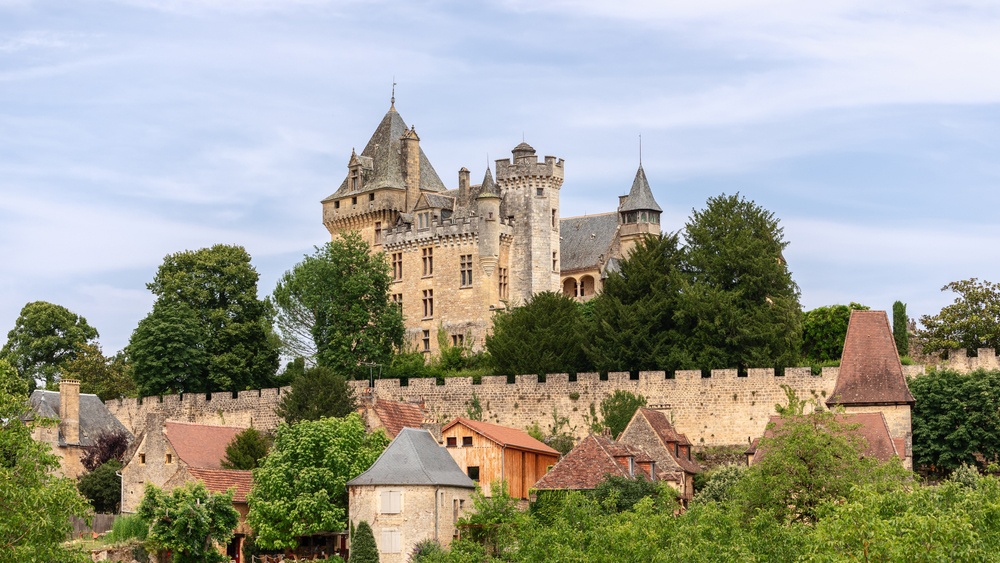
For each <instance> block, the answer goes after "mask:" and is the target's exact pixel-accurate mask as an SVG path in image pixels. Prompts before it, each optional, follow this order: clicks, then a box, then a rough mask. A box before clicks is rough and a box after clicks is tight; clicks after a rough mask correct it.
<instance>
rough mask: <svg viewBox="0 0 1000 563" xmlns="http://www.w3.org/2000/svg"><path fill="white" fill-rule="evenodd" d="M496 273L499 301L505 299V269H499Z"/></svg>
mask: <svg viewBox="0 0 1000 563" xmlns="http://www.w3.org/2000/svg"><path fill="white" fill-rule="evenodd" d="M498 270H499V271H498V272H497V293H498V294H499V297H500V299H507V290H508V284H507V268H499V269H498Z"/></svg>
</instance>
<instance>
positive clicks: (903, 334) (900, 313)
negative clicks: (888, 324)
mask: <svg viewBox="0 0 1000 563" xmlns="http://www.w3.org/2000/svg"><path fill="white" fill-rule="evenodd" d="M909 323H910V318H909V317H907V316H906V303H903V302H902V301H896V302H895V303H893V304H892V337H893V339H894V340H895V341H896V351H897V352H899V355H900V356H906V355H907V354H909V353H910V329H909V326H908V325H909Z"/></svg>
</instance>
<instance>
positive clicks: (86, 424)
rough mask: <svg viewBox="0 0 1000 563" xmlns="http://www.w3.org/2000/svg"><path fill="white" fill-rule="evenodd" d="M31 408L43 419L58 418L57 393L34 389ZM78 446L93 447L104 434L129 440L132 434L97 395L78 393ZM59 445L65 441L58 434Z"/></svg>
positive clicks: (60, 433) (60, 434)
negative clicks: (123, 434) (121, 433)
mask: <svg viewBox="0 0 1000 563" xmlns="http://www.w3.org/2000/svg"><path fill="white" fill-rule="evenodd" d="M30 401H31V408H32V409H33V410H34V412H35V413H37V415H38V416H40V417H43V418H59V392H58V391H45V390H42V389H36V390H35V391H33V392H32V393H31V399H30ZM79 421H80V445H81V446H90V445H93V443H94V440H96V439H97V437H98V436H100V435H101V434H104V433H106V432H123V433H125V434H126V435H127V436H128V437H129V439H131V438H132V433H131V432H129V431H128V429H127V428H125V426H124V425H122V423H121V422H119V421H118V419H117V418H115V415H113V414H111V411H109V410H108V407H107V406H105V404H104V402H103V401H101V398H100V397H98V396H97V395H94V394H91V393H80V417H79ZM59 443H60V444H63V445H65V443H66V441H65V438H64V437H63V435H62V432H61V431H60V432H59Z"/></svg>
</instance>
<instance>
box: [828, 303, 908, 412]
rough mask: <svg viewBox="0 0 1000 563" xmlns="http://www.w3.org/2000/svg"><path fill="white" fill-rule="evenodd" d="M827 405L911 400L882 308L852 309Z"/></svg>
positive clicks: (905, 402)
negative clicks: (835, 377)
mask: <svg viewBox="0 0 1000 563" xmlns="http://www.w3.org/2000/svg"><path fill="white" fill-rule="evenodd" d="M826 404H827V405H831V406H832V405H874V404H910V405H912V404H913V395H911V394H910V389H909V387H907V386H906V378H904V377H903V366H902V365H901V364H900V363H899V354H898V353H897V352H896V341H895V340H894V339H893V337H892V328H890V326H889V317H888V315H886V313H885V311H851V320H850V322H849V323H848V325H847V337H846V338H845V339H844V354H843V355H842V356H841V359H840V374H839V375H838V376H837V384H836V386H835V387H834V389H833V393H832V394H831V395H830V398H829V399H827V401H826Z"/></svg>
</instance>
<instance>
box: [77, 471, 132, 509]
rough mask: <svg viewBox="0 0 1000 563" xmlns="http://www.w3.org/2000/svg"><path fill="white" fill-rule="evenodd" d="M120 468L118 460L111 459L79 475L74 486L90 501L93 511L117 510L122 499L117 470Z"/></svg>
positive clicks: (120, 481) (120, 483)
mask: <svg viewBox="0 0 1000 563" xmlns="http://www.w3.org/2000/svg"><path fill="white" fill-rule="evenodd" d="M121 468H122V464H121V462H120V461H118V460H117V459H111V460H109V461H107V462H105V463H103V464H101V465H100V466H99V467H97V468H95V469H94V470H93V471H90V472H89V473H85V474H83V475H81V476H80V479H79V481H78V482H77V484H76V487H77V489H79V490H80V494H82V495H83V496H85V497H87V500H89V501H90V504H91V506H93V507H94V512H97V513H99V514H111V513H115V512H118V507H119V505H120V504H121V500H122V489H121V486H122V479H121V477H119V476H118V475H117V472H118V471H120V470H121Z"/></svg>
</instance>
